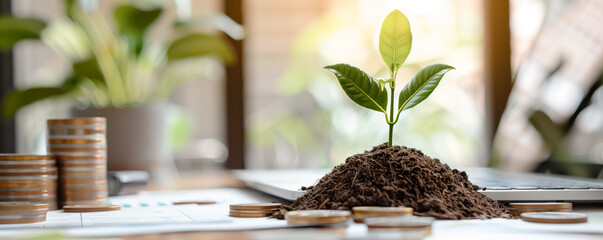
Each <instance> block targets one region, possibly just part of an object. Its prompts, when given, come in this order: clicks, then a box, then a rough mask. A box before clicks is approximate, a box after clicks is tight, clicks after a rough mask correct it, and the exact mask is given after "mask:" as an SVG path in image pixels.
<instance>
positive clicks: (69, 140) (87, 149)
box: [48, 118, 108, 206]
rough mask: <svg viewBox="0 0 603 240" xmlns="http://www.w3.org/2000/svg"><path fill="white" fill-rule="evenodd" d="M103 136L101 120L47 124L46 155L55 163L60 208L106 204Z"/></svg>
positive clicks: (72, 120)
mask: <svg viewBox="0 0 603 240" xmlns="http://www.w3.org/2000/svg"><path fill="white" fill-rule="evenodd" d="M105 134H106V119H105V118H71V119H51V120H48V152H50V153H52V154H53V155H55V156H56V157H57V160H58V165H59V192H60V194H59V199H60V201H61V202H60V203H61V204H62V205H63V206H64V205H81V204H105V203H106V202H107V195H108V194H107V142H106V136H105Z"/></svg>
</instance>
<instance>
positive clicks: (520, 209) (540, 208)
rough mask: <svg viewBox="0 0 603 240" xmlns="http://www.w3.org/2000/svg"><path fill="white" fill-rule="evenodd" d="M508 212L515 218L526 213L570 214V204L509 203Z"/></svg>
mask: <svg viewBox="0 0 603 240" xmlns="http://www.w3.org/2000/svg"><path fill="white" fill-rule="evenodd" d="M509 211H510V212H511V214H513V215H515V216H519V215H520V214H522V213H527V212H571V211H572V203H562V202H532V203H510V204H509Z"/></svg>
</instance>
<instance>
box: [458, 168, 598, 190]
mask: <svg viewBox="0 0 603 240" xmlns="http://www.w3.org/2000/svg"><path fill="white" fill-rule="evenodd" d="M467 174H468V175H469V180H471V182H473V183H474V184H476V185H478V186H480V187H482V188H484V187H485V188H486V191H487V190H538V189H542V190H559V189H603V180H596V179H592V180H591V179H580V178H573V177H564V176H558V175H555V176H554V177H553V176H548V175H545V174H523V173H507V172H500V171H475V172H472V171H471V170H467Z"/></svg>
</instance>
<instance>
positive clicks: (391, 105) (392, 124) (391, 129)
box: [387, 75, 396, 147]
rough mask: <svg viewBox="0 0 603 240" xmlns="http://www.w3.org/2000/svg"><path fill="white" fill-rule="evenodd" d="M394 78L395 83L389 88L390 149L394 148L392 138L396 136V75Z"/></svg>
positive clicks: (388, 144)
mask: <svg viewBox="0 0 603 240" xmlns="http://www.w3.org/2000/svg"><path fill="white" fill-rule="evenodd" d="M392 77H394V81H392V82H390V84H389V88H390V89H391V91H390V101H389V106H390V108H389V121H390V122H391V123H390V124H389V141H388V142H387V146H388V147H392V146H393V145H392V138H393V136H394V92H395V91H394V89H395V87H396V85H395V75H394V76H392Z"/></svg>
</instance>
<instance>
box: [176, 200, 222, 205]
mask: <svg viewBox="0 0 603 240" xmlns="http://www.w3.org/2000/svg"><path fill="white" fill-rule="evenodd" d="M215 203H216V201H211V200H207V201H177V202H173V203H172V204H174V205H184V204H197V205H206V204H215Z"/></svg>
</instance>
